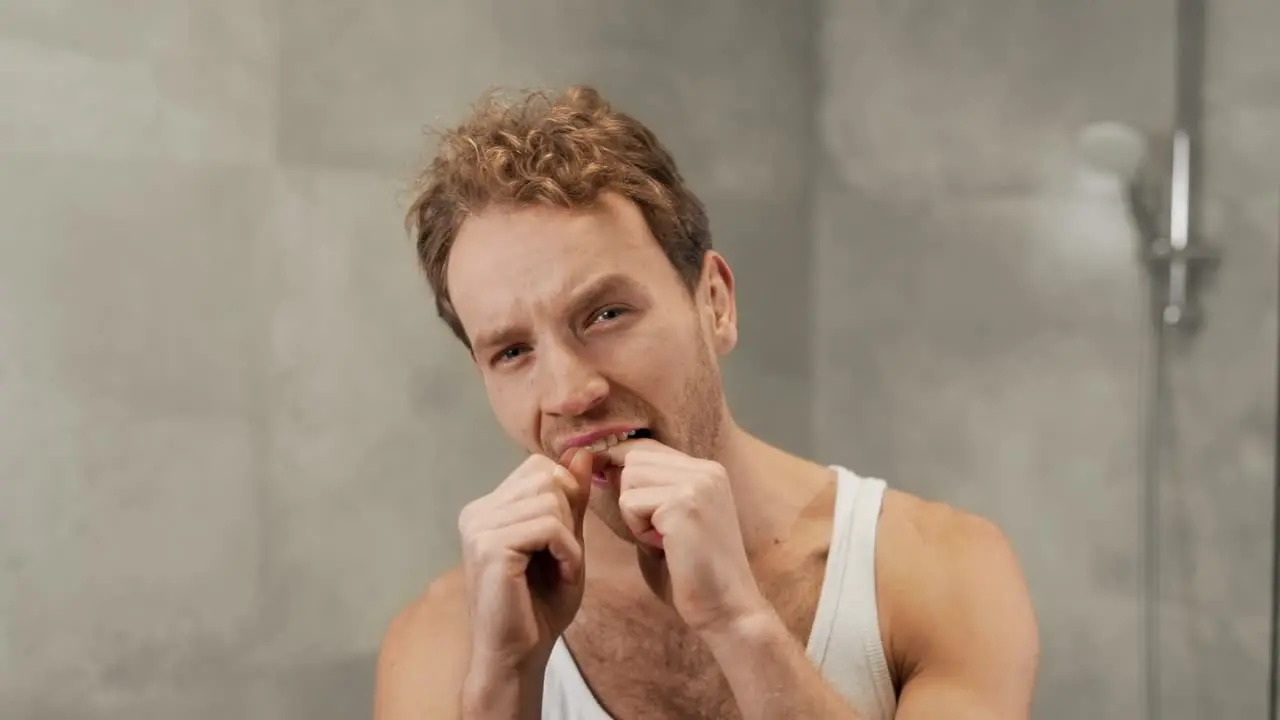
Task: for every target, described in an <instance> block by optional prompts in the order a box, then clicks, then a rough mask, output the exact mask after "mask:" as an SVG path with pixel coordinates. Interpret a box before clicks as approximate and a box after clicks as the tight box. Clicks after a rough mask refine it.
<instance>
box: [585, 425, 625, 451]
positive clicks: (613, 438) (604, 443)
mask: <svg viewBox="0 0 1280 720" xmlns="http://www.w3.org/2000/svg"><path fill="white" fill-rule="evenodd" d="M635 436H636V431H635V430H628V431H626V432H622V433H614V434H613V435H606V436H604V437H602V438H597V439H596V441H595V442H593V443H591V444H590V445H588V446H587V449H588V450H590V451H591V452H602V451H604V450H605V449H606V448H611V447H613V446H614V445H617V444H618V443H620V442H622V441H623V440H630V439H631V438H633V437H635Z"/></svg>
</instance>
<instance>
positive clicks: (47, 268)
mask: <svg viewBox="0 0 1280 720" xmlns="http://www.w3.org/2000/svg"><path fill="white" fill-rule="evenodd" d="M1211 4H1212V5H1213V9H1212V12H1211V16H1210V57H1209V68H1208V73H1209V92H1208V116H1207V130H1208V145H1207V151H1206V152H1207V156H1206V161H1207V164H1206V168H1205V172H1206V187H1205V194H1206V197H1205V204H1206V210H1207V215H1208V217H1207V218H1206V228H1205V230H1206V233H1208V234H1209V235H1211V237H1212V239H1213V240H1214V241H1215V242H1217V243H1218V244H1220V245H1222V246H1223V247H1224V248H1225V250H1226V253H1227V254H1226V256H1225V261H1224V264H1223V266H1222V269H1221V271H1220V272H1219V274H1218V278H1217V283H1216V284H1215V285H1214V286H1213V288H1211V289H1210V291H1209V293H1208V295H1207V297H1206V305H1207V311H1208V324H1207V326H1206V328H1205V330H1204V332H1203V333H1202V335H1201V336H1200V337H1198V338H1196V339H1195V340H1194V341H1192V342H1191V343H1188V344H1187V345H1186V346H1185V347H1181V348H1177V349H1176V352H1175V355H1174V359H1173V363H1172V368H1171V385H1172V387H1173V393H1172V397H1173V399H1174V407H1173V412H1172V413H1171V414H1170V416H1169V418H1170V419H1169V421H1168V422H1167V423H1166V427H1165V436H1164V438H1163V442H1164V451H1163V453H1162V458H1161V460H1162V466H1163V467H1164V468H1165V469H1166V472H1165V475H1164V476H1165V477H1167V480H1166V481H1165V482H1166V488H1167V489H1166V492H1165V498H1166V501H1167V504H1166V507H1165V508H1164V515H1163V516H1164V518H1165V522H1166V528H1165V536H1166V538H1168V542H1167V544H1166V546H1165V548H1164V550H1163V551H1162V553H1161V569H1162V571H1163V575H1164V578H1165V585H1164V587H1163V590H1164V593H1165V595H1164V597H1165V607H1166V615H1165V616H1164V618H1163V623H1162V631H1163V632H1162V636H1163V638H1164V645H1163V646H1162V648H1161V650H1162V655H1164V657H1165V663H1164V670H1165V681H1164V684H1163V693H1162V696H1163V698H1164V700H1165V703H1164V704H1165V709H1166V717H1171V718H1181V717H1188V718H1189V717H1207V716H1221V717H1254V716H1257V715H1259V714H1260V709H1261V707H1262V702H1263V689H1264V685H1263V673H1264V672H1265V665H1264V664H1263V660H1264V657H1263V656H1264V652H1265V633H1264V632H1263V630H1264V629H1265V613H1266V603H1267V596H1266V567H1265V563H1266V558H1267V552H1268V548H1269V545H1268V541H1269V540H1270V535H1271V534H1272V533H1273V532H1274V529H1273V526H1272V525H1271V524H1270V518H1269V512H1270V511H1269V507H1270V505H1269V499H1270V491H1269V486H1268V484H1267V478H1268V474H1269V471H1270V470H1269V468H1270V462H1271V453H1272V448H1271V445H1270V437H1271V436H1270V433H1271V431H1272V427H1273V420H1272V413H1273V403H1274V392H1273V390H1274V379H1273V375H1274V367H1275V360H1276V358H1275V347H1274V337H1275V332H1276V314H1275V306H1276V274H1275V270H1274V268H1275V266H1276V262H1275V260H1276V234H1277V225H1280V213H1278V212H1277V209H1276V205H1277V196H1278V195H1280V176H1278V173H1280V136H1278V135H1277V129H1278V128H1280V66H1278V65H1277V64H1276V63H1275V62H1273V61H1272V59H1273V58H1274V57H1276V56H1275V53H1274V52H1271V51H1270V50H1269V46H1268V45H1267V41H1268V39H1269V38H1268V34H1269V30H1270V29H1271V28H1274V27H1276V25H1277V22H1280V18H1277V16H1276V6H1275V4H1274V3H1273V2H1270V0H1220V1H1215V2H1213V3H1211ZM1173 20H1174V8H1173V0H1141V2H1130V3H1122V4H1117V3H1113V2H1104V1H1103V0H1087V1H1085V0H1080V1H1078V2H1076V3H1068V4H1064V3H1052V4H1050V3H1033V4H1023V5H1019V6H1017V7H1011V6H1010V5H1009V4H1007V3H995V2H989V1H988V0H964V1H963V2H953V3H948V4H947V5H946V7H945V8H942V7H940V6H939V5H937V4H925V3H919V2H908V3H902V2H899V3H893V4H884V3H869V2H822V3H804V4H790V3H788V4H783V3H771V2H750V1H749V0H716V1H714V2H702V3H696V4H689V3H675V2H668V1H666V0H663V1H662V2H648V3H627V2H623V1H622V0H608V1H607V2H598V1H597V2H589V1H587V0H576V1H575V0H558V1H557V2H554V3H538V4H537V5H536V8H535V6H534V5H527V4H524V3H518V4H517V3H498V2H495V1H494V0H485V1H483V2H462V1H461V0H448V1H447V2H433V3H408V2H401V1H398V0H375V1H373V2H355V1H354V0H341V1H340V2H327V3H303V2H298V1H297V0H223V1H222V2H212V1H211V0H179V1H176V2H175V1H170V2H158V1H157V0H150V1H148V0H128V1H127V2H126V1H124V0H120V1H118V2H115V3H111V4H110V5H109V6H108V5H106V4H97V5H95V4H87V5H85V4H80V5H77V6H76V7H75V8H72V7H71V6H70V5H67V4H63V3H39V2H25V3H24V2H20V1H19V2H2V3H0V97H4V98H5V99H6V101H5V102H3V103H0V217H2V218H4V220H5V223H4V227H5V229H4V232H3V234H2V235H0V717H3V718H11V717H12V718H23V719H24V720H25V719H26V718H32V719H33V720H52V719H54V718H77V719H80V718H95V719H96V718H126V717H127V718H173V717H182V718H192V719H193V720H202V719H203V718H224V717H237V718H308V720H312V719H316V720H322V719H323V718H339V717H342V718H349V717H363V716H366V715H367V713H368V709H369V697H370V693H371V690H372V669H373V659H374V656H375V653H376V649H377V644H378V642H379V639H380V635H381V632H382V630H383V628H384V627H385V624H386V622H387V620H388V619H389V618H390V617H391V615H392V614H393V613H394V612H395V611H396V610H397V609H398V608H399V607H400V606H401V605H403V604H404V603H405V602H406V601H407V600H408V599H409V598H411V597H413V596H414V595H416V594H417V593H418V592H419V591H420V589H421V588H422V586H423V585H424V584H425V583H426V581H427V580H428V579H429V578H430V577H432V576H433V575H435V574H436V573H438V572H439V571H440V570H442V569H443V568H444V567H445V566H447V565H449V564H451V563H453V562H454V559H455V557H456V551H457V548H456V541H455V538H454V532H455V530H454V528H455V515H456V512H457V510H458V508H459V507H460V506H461V505H462V504H463V503H464V502H466V501H467V500H469V499H470V498H472V497H474V496H475V495H477V494H479V493H481V492H483V491H484V490H485V489H486V488H488V487H490V486H491V485H492V484H493V483H495V482H496V481H497V480H498V479H500V478H501V477H502V476H503V475H504V474H505V473H506V472H507V470H508V469H509V468H510V467H511V465H512V464H513V463H514V462H516V461H517V460H518V455H517V453H516V452H515V451H514V449H513V448H511V447H510V446H509V445H508V444H507V443H506V441H505V440H504V439H503V438H502V437H501V436H500V435H499V433H498V429H497V427H496V424H495V423H494V422H493V421H492V419H491V417H490V415H489V411H488V407H487V404H486V402H485V398H484V396H483V392H482V389H481V387H480V386H479V383H478V382H477V381H476V379H475V378H474V376H473V372H472V370H471V369H470V368H469V367H468V364H467V361H466V358H465V356H464V355H463V354H462V352H461V350H460V348H459V347H458V346H457V345H456V343H455V341H454V340H453V339H452V337H451V336H450V335H449V333H448V332H447V330H446V329H445V328H444V327H443V326H442V325H440V324H439V323H438V322H437V321H436V320H435V318H434V316H433V310H432V307H431V304H430V300H429V297H428V294H427V290H426V288H425V285H424V283H423V282H422V281H421V280H420V278H419V277H418V275H417V273H416V270H415V268H414V266H413V257H412V249H411V246H410V245H409V242H408V240H407V239H406V238H405V237H404V235H403V233H402V230H401V227H400V214H401V212H402V209H403V206H404V201H405V199H406V198H405V196H404V194H403V189H404V188H405V186H406V184H407V181H408V180H409V178H410V177H411V176H412V174H413V172H414V171H415V170H416V167H417V164H418V162H419V161H420V160H421V159H422V157H423V154H424V152H425V150H426V149H427V147H428V143H427V140H426V139H425V138H424V137H423V135H422V134H421V132H420V129H421V127H422V126H423V125H424V124H436V125H439V124H446V123H448V122H450V121H451V120H453V119H456V118H457V117H459V115H460V114H461V113H462V112H463V111H464V109H465V106H466V103H468V102H469V101H470V100H471V99H473V98H474V97H475V96H476V95H477V94H478V93H479V92H480V91H481V90H483V89H484V88H486V87H488V86H491V85H506V86H517V87H518V86H533V85H538V86H542V85H562V84H565V83H568V82H577V81H586V82H594V83H597V84H598V85H599V86H600V87H601V88H602V89H603V90H604V91H605V92H606V94H607V95H609V96H611V97H613V98H615V99H616V100H617V101H618V102H619V104H621V105H622V106H623V107H624V108H626V109H628V110H631V111H632V112H634V114H636V115H638V116H640V117H641V118H642V119H644V120H645V121H646V122H649V123H650V124H651V125H652V126H653V127H654V128H655V130H656V131H657V132H658V133H659V135H660V136H662V137H663V138H664V140H665V141H666V142H667V143H668V144H669V145H670V146H671V148H672V150H673V151H674V152H675V154H676V155H677V157H678V158H680V159H681V160H682V162H683V167H684V169H685V171H686V174H687V175H688V176H689V178H690V180H691V181H692V183H693V185H694V186H695V188H696V189H697V190H698V191H699V192H700V193H701V194H702V196H703V197H704V199H705V200H707V201H708V204H709V206H710V211H711V215H712V221H713V229H714V231H715V233H716V241H717V244H718V246H719V247H720V249H722V250H724V251H725V252H726V253H727V254H728V256H729V258H730V260H731V262H733V264H734V267H735V270H736V271H737V274H738V279H739V283H740V289H741V314H742V335H743V340H742V344H741V346H740V350H739V351H738V352H737V353H736V355H735V357H734V358H733V360H732V362H731V365H730V367H729V371H728V372H729V384H730V393H731V396H732V397H733V398H735V400H736V402H735V404H736V407H737V409H738V413H739V416H740V419H741V420H742V421H743V422H744V423H745V424H746V425H747V426H748V427H751V428H752V429H754V430H756V431H757V432H759V433H760V434H762V435H763V436H764V437H766V438H768V439H770V440H773V441H775V442H778V443H780V444H782V445H784V446H786V447H788V448H790V449H793V450H796V451H798V452H802V453H811V454H813V455H815V456H816V457H818V458H820V459H822V460H825V461H830V462H842V463H846V464H848V465H850V466H852V467H854V468H856V469H858V470H860V471H862V472H865V473H874V474H878V475H882V476H885V477H886V478H887V479H889V480H890V482H891V483H892V484H893V485H894V486H896V487H899V488H902V489H905V490H908V491H914V492H918V493H921V494H924V495H927V496H931V497H936V498H939V499H942V500H946V501H950V502H954V503H956V504H958V505H961V506H964V507H968V508H971V509H974V510H977V511H980V512H983V513H985V514H988V515H990V516H992V517H993V518H995V519H996V520H997V521H999V522H1000V523H1001V524H1002V525H1003V526H1004V527H1005V528H1006V529H1007V531H1008V532H1009V533H1010V535H1011V536H1012V538H1013V540H1014V542H1015V545H1016V546H1017V548H1018V549H1019V551H1020V553H1021V554H1022V556H1023V558H1024V563H1025V565H1026V568H1027V572H1028V575H1029V578H1030V581H1031V585H1032V589H1033V592H1034V594H1035V597H1036V600H1037V603H1038V605H1039V609H1040V616H1041V622H1042V628H1043V633H1044V638H1045V658H1044V668H1043V672H1042V683H1041V693H1040V699H1039V703H1038V712H1037V717H1049V718H1055V717H1098V718H1130V717H1138V716H1139V715H1140V713H1141V711H1142V708H1143V706H1142V694H1141V684H1140V681H1141V660H1142V657H1141V640H1142V637H1141V635H1140V632H1139V631H1140V620H1139V606H1138V597H1139V593H1138V590H1139V588H1138V583H1139V581H1140V578H1141V575H1140V571H1141V557H1140V552H1139V548H1140V540H1141V536H1140V532H1139V527H1138V521H1139V518H1140V517H1141V506H1140V496H1139V485H1140V476H1141V459H1142V458H1141V452H1140V444H1139V440H1140V433H1141V428H1140V427H1139V412H1140V406H1141V403H1142V399H1143V398H1142V387H1143V385H1142V383H1143V377H1142V367H1143V362H1144V358H1145V355H1144V353H1145V352H1147V349H1148V348H1147V345H1146V339H1145V338H1146V332H1147V325H1146V311H1145V309H1144V304H1145V302H1146V297H1145V292H1146V291H1145V289H1144V282H1143V270H1142V269H1141V268H1140V267H1139V266H1138V265H1137V263H1135V262H1134V260H1133V254H1134V245H1133V243H1134V239H1133V237H1132V233H1131V231H1130V228H1129V227H1128V225H1127V219H1126V215H1125V210H1124V208H1123V206H1122V205H1121V203H1120V201H1119V197H1118V195H1117V194H1116V188H1115V186H1114V184H1113V183H1110V182H1109V181H1108V180H1106V179H1105V178H1101V177H1099V176H1097V175H1096V174H1093V173H1091V172H1089V171H1088V170H1087V169H1085V168H1083V167H1082V165H1081V163H1080V162H1079V160H1078V158H1077V157H1076V155H1075V154H1074V149H1073V147H1072V140H1073V136H1074V134H1075V132H1076V131H1077V130H1078V129H1079V128H1080V127H1081V126H1083V125H1084V124H1085V123H1087V122H1089V121H1092V120H1095V119H1100V118H1112V119H1121V120H1125V121H1128V122H1132V123H1134V124H1137V125H1140V126H1143V127H1147V128H1151V129H1154V130H1162V129H1165V128H1167V127H1168V125H1169V118H1170V117H1171V115H1172V105H1173V103H1172V100H1173V98H1172V89H1173V63H1172V53H1173V27H1174V22H1173Z"/></svg>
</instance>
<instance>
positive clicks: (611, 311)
mask: <svg viewBox="0 0 1280 720" xmlns="http://www.w3.org/2000/svg"><path fill="white" fill-rule="evenodd" d="M626 312H627V311H626V310H625V309H623V308H620V307H613V308H605V309H604V310H601V311H600V312H598V313H596V316H595V318H594V319H593V320H592V322H608V321H610V320H617V319H618V318H619V317H621V316H622V315H625V314H626Z"/></svg>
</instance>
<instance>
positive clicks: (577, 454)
mask: <svg viewBox="0 0 1280 720" xmlns="http://www.w3.org/2000/svg"><path fill="white" fill-rule="evenodd" d="M560 464H561V465H563V466H564V467H566V468H568V469H569V474H571V475H573V479H574V480H576V481H577V487H575V488H574V489H573V491H571V492H570V493H569V507H570V508H572V509H573V522H574V532H576V533H577V534H578V536H579V537H581V536H582V519H583V517H584V516H585V515H586V513H587V499H588V498H589V497H590V496H591V470H592V467H593V466H594V465H595V454H594V453H592V452H591V451H590V450H587V449H586V448H572V449H570V450H568V451H566V452H565V454H564V455H562V456H561V457H560Z"/></svg>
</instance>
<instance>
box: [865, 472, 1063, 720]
mask: <svg viewBox="0 0 1280 720" xmlns="http://www.w3.org/2000/svg"><path fill="white" fill-rule="evenodd" d="M880 544H881V545H880V547H878V549H877V553H876V556H877V563H876V564H877V571H876V576H877V584H878V585H879V586H880V588H879V595H880V597H881V602H880V606H881V608H882V612H885V613H887V615H888V617H887V618H885V620H886V623H885V625H886V626H887V630H888V638H889V642H888V647H887V648H886V651H887V652H888V653H889V655H890V657H891V662H892V663H893V665H894V666H895V668H896V669H897V671H898V673H897V677H898V680H899V683H900V685H901V687H902V691H901V694H900V696H899V699H898V712H897V716H896V717H897V718H899V720H923V719H928V718H936V717H947V718H957V719H958V720H966V719H968V718H972V719H974V720H978V719H983V720H985V719H987V718H1000V719H1004V718H1010V719H1012V718H1019V719H1020V718H1026V717H1028V716H1029V715H1030V712H1031V701H1032V696H1033V694H1034V691H1035V678H1036V670H1037V666H1038V664H1039V654H1040V644H1039V634H1038V631H1037V629H1036V619H1035V612H1034V609H1033V608H1032V605H1031V597H1030V594H1029V593H1028V591H1027V587H1026V584H1025V582H1024V580H1023V576H1022V570H1021V568H1020V567H1019V563H1018V560H1017V557H1016V556H1015V555H1014V553H1013V550H1012V548H1011V547H1010V545H1009V542H1008V540H1006V538H1005V536H1004V534H1003V533H1001V531H1000V530H999V529H998V528H997V527H996V526H995V525H993V524H991V523H990V522H988V521H986V520H983V519H981V518H978V517H975V516H973V515H968V514H966V513H963V512H959V511H957V510H954V509H951V508H948V507H946V506H945V505H941V504H937V503H928V502H924V501H922V500H919V499H917V498H913V497H910V496H906V495H902V494H901V493H891V494H890V495H888V496H886V508H885V513H884V515H883V516H882V528H881V533H880Z"/></svg>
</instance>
